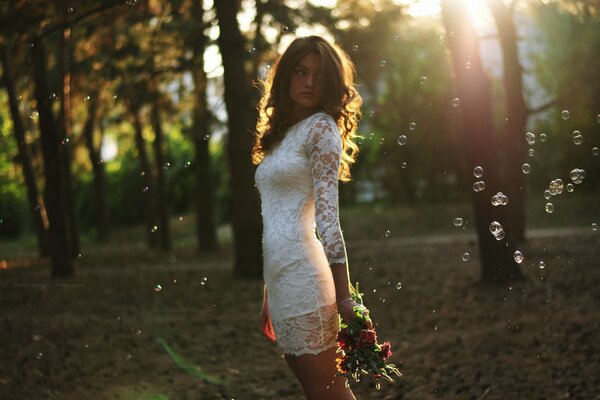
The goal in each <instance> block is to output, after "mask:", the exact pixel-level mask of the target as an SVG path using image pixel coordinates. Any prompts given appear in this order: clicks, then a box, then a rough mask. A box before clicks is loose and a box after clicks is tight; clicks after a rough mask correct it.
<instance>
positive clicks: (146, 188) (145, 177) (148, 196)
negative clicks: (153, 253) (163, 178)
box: [131, 107, 158, 249]
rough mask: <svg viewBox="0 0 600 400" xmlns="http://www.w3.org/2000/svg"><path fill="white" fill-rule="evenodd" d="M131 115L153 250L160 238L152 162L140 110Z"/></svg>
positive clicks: (147, 229) (147, 226) (145, 211)
mask: <svg viewBox="0 0 600 400" xmlns="http://www.w3.org/2000/svg"><path fill="white" fill-rule="evenodd" d="M131 113H132V114H133V125H134V128H135V147H136V148H137V151H138V155H139V157H140V178H141V181H140V182H141V187H140V190H141V191H142V193H144V197H145V198H144V201H142V207H143V209H144V215H145V218H146V232H147V233H148V246H149V247H150V248H151V249H154V248H156V247H158V236H157V235H156V232H157V231H156V229H155V223H154V210H155V207H154V198H155V196H154V191H153V184H152V170H151V168H150V162H149V161H148V154H147V153H146V142H145V141H144V136H143V128H142V120H141V117H140V110H139V109H137V108H135V107H132V110H131Z"/></svg>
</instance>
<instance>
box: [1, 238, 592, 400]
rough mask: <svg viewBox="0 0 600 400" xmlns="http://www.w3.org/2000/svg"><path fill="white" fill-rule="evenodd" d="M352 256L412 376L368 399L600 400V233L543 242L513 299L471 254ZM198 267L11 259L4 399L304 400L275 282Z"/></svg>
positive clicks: (140, 251) (418, 249) (121, 254)
mask: <svg viewBox="0 0 600 400" xmlns="http://www.w3.org/2000/svg"><path fill="white" fill-rule="evenodd" d="M346 245H347V252H348V256H349V262H350V271H351V279H352V281H353V282H356V281H359V282H360V288H361V291H362V292H363V293H365V304H366V305H367V307H369V309H370V310H371V316H372V318H373V320H374V322H375V323H376V328H377V331H378V337H379V339H380V341H383V340H389V341H391V342H392V352H393V355H392V358H391V361H392V362H393V363H395V364H396V365H397V366H398V367H399V369H400V370H401V372H402V374H403V376H402V377H397V378H396V381H395V382H394V383H387V382H383V384H382V388H381V390H379V391H377V390H376V389H375V388H374V386H372V385H371V384H369V382H367V381H362V382H360V383H358V384H352V388H353V391H354V393H355V395H356V397H357V399H359V400H360V399H473V400H475V399H477V400H478V399H484V398H485V399H571V398H573V399H600V334H599V332H600V289H599V287H600V268H599V267H600V265H599V261H598V259H599V258H600V232H592V231H591V230H590V231H589V232H587V233H582V234H579V235H569V236H560V237H542V238H538V239H530V240H529V242H528V244H527V245H526V246H524V247H523V248H522V249H521V251H522V252H523V254H524V255H525V261H524V262H523V264H522V271H523V274H524V275H525V277H526V280H525V281H522V282H519V283H515V284H512V285H505V286H501V287H482V286H480V285H479V284H478V278H479V264H478V255H477V249H476V245H475V244H474V243H473V242H471V241H469V240H464V239H459V240H458V241H452V240H450V241H447V242H445V243H437V244H432V243H429V244H428V242H427V241H426V240H423V241H421V242H419V241H416V242H415V241H414V240H412V241H404V240H403V239H402V238H394V237H389V238H385V237H383V238H378V239H376V240H375V239H374V240H349V239H347V240H346ZM119 246H121V247H119ZM465 252H469V253H470V255H471V259H470V261H467V262H465V261H462V255H463V253H465ZM193 253H194V252H193V250H192V248H191V246H187V247H186V246H183V245H181V246H178V247H177V249H176V250H175V251H173V252H172V253H171V254H167V255H165V254H160V253H153V252H151V251H148V250H146V249H145V247H144V246H141V245H140V246H138V247H136V246H135V245H134V244H132V243H127V242H126V241H122V243H121V244H120V245H117V244H114V245H110V246H108V247H102V246H97V247H93V248H88V249H86V251H85V253H84V254H83V255H82V257H81V258H80V259H78V260H77V261H76V277H75V278H73V279H71V280H64V281H52V280H51V279H49V277H48V276H49V268H48V265H47V264H44V263H43V262H41V261H40V260H36V259H31V258H27V257H25V258H17V259H12V260H8V267H9V268H8V269H4V270H0V306H1V307H2V318H1V326H0V398H1V399H6V400H12V399H15V400H28V399H32V400H33V399H35V400H39V399H65V400H82V399H89V400H96V399H100V400H102V399H121V400H129V399H136V400H139V399H141V400H164V399H175V400H176V399H228V400H230V399H235V400H246V399H248V400H255V399H287V400H300V399H303V398H304V397H303V395H302V391H301V388H300V385H299V384H298V383H297V382H296V380H295V378H294V376H293V375H292V373H291V371H290V370H289V369H288V368H287V364H286V363H285V360H284V359H283V358H282V357H281V354H280V352H279V351H278V349H277V347H276V346H275V345H274V344H272V343H270V342H268V341H267V340H266V339H264V338H263V337H262V336H261V335H260V333H259V330H258V315H259V310H260V302H261V296H262V284H263V283H262V280H234V279H232V274H231V268H232V258H231V255H230V254H228V253H227V252H223V253H222V254H217V255H211V256H202V257H201V256H197V255H194V254H193ZM0 258H1V257H0ZM540 261H543V262H544V263H545V268H540V267H539V262H540ZM158 285H160V286H158ZM204 374H207V375H208V376H209V377H212V378H215V379H219V380H221V381H222V382H221V383H215V382H214V381H212V380H211V379H209V378H206V375H204Z"/></svg>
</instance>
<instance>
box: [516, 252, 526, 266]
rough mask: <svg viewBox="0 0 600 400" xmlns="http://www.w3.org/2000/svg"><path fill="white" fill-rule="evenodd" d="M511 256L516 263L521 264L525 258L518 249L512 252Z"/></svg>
mask: <svg viewBox="0 0 600 400" xmlns="http://www.w3.org/2000/svg"><path fill="white" fill-rule="evenodd" d="M513 258H514V259H515V262H516V263H517V264H521V263H522V262H523V260H524V259H525V257H523V253H521V252H520V251H519V250H517V251H515V253H514V254H513Z"/></svg>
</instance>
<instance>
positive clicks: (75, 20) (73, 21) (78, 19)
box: [37, 0, 123, 39]
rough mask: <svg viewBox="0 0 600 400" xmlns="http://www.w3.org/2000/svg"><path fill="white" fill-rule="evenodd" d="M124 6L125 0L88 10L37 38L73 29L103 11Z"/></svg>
mask: <svg viewBox="0 0 600 400" xmlns="http://www.w3.org/2000/svg"><path fill="white" fill-rule="evenodd" d="M122 4H123V0H112V1H109V2H107V3H105V4H103V5H101V6H99V7H96V8H93V9H91V10H88V11H86V12H84V13H82V14H80V15H78V16H77V17H75V18H73V19H71V20H67V21H63V22H61V23H58V24H55V25H51V26H49V27H48V28H46V29H44V30H42V32H41V33H40V34H39V35H37V38H39V39H43V38H44V37H46V36H48V35H50V34H51V33H53V32H54V31H58V30H63V29H65V28H68V27H71V26H73V25H75V24H77V23H78V22H81V21H82V20H84V19H86V18H88V17H90V16H93V15H95V14H98V13H101V12H102V11H105V10H108V9H110V8H112V7H114V6H118V5H122Z"/></svg>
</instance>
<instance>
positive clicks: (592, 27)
mask: <svg viewBox="0 0 600 400" xmlns="http://www.w3.org/2000/svg"><path fill="white" fill-rule="evenodd" d="M534 15H535V16H536V18H537V21H536V22H537V26H539V29H540V40H541V51H539V52H537V57H536V69H535V72H536V77H537V79H538V80H539V82H540V83H541V84H542V85H543V86H544V88H545V89H546V90H547V91H548V92H549V93H550V94H551V95H552V96H554V98H555V99H556V100H557V105H556V107H553V108H551V109H550V111H549V112H548V113H547V114H545V115H544V116H543V118H540V119H539V120H538V121H537V123H536V126H535V129H536V133H537V134H538V136H539V134H540V133H545V134H546V135H547V141H546V142H545V143H542V142H540V140H539V137H538V140H537V141H536V145H535V146H534V150H535V152H536V156H535V157H534V158H533V159H530V164H531V165H532V171H533V172H532V173H537V174H538V175H537V178H541V179H535V180H532V182H531V183H532V185H534V188H535V189H536V190H540V191H543V189H544V187H545V186H546V185H547V184H548V183H549V182H550V180H551V179H556V178H559V177H560V178H562V179H563V180H565V182H568V181H570V179H569V171H571V170H572V169H573V168H583V169H584V170H585V171H586V178H585V180H584V182H583V183H582V184H581V185H578V186H577V190H584V191H594V190H598V189H599V188H600V156H594V155H593V154H592V149H593V147H600V136H599V135H598V132H600V120H599V118H600V117H599V114H600V80H599V79H598V71H600V53H598V48H600V18H598V17H597V16H596V17H594V16H589V17H587V18H584V17H582V16H580V15H576V14H572V13H570V12H568V11H567V10H565V9H563V8H560V6H559V4H557V3H554V2H551V3H548V4H539V5H538V7H537V8H536V13H535V14H534ZM563 110H567V111H568V112H569V117H568V119H565V118H563V115H562V111H563ZM575 130H578V131H580V132H581V135H582V136H583V143H582V144H580V145H576V144H575V143H574V141H573V132H574V131H575Z"/></svg>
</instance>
